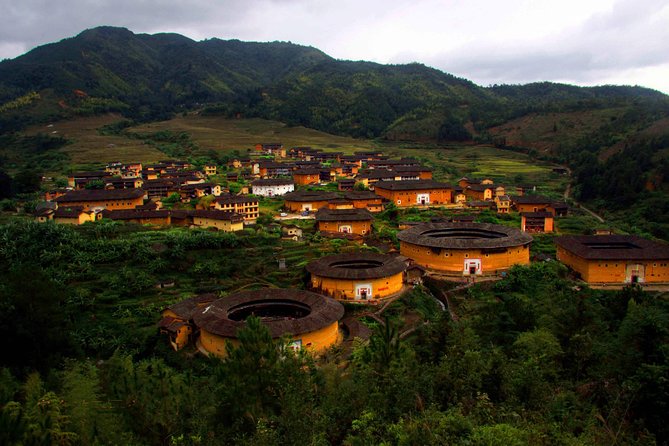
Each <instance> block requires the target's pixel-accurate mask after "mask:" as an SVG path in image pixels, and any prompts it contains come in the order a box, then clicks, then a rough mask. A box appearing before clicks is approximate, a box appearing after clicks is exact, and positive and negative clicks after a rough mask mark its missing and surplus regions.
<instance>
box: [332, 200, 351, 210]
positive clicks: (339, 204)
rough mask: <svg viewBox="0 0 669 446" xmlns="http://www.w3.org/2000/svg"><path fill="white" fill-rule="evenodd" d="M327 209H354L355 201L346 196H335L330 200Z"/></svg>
mask: <svg viewBox="0 0 669 446" xmlns="http://www.w3.org/2000/svg"><path fill="white" fill-rule="evenodd" d="M327 209H353V201H351V200H347V199H346V198H344V197H339V198H334V199H332V200H330V201H329V202H328V207H327Z"/></svg>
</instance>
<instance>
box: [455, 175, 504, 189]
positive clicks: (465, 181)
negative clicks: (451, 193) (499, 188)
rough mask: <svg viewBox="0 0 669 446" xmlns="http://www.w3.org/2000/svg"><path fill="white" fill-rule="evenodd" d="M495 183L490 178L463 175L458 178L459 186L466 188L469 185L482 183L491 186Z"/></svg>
mask: <svg viewBox="0 0 669 446" xmlns="http://www.w3.org/2000/svg"><path fill="white" fill-rule="evenodd" d="M494 183H495V182H494V181H493V180H491V179H490V178H483V179H478V178H468V177H462V178H460V179H459V180H458V186H460V187H461V188H463V189H466V188H468V187H469V186H480V185H483V186H490V185H492V184H494Z"/></svg>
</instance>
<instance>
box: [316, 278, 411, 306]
mask: <svg viewBox="0 0 669 446" xmlns="http://www.w3.org/2000/svg"><path fill="white" fill-rule="evenodd" d="M363 283H371V284H372V296H371V297H370V299H383V298H384V297H386V296H390V295H391V294H395V293H398V292H399V291H401V290H402V283H403V273H398V274H395V275H394V276H390V277H384V278H381V279H360V280H342V279H332V278H328V277H321V276H318V275H312V276H311V286H312V287H313V288H315V289H318V290H319V291H320V292H322V293H325V294H327V295H329V296H332V297H334V298H335V299H338V300H354V299H355V286H356V284H363Z"/></svg>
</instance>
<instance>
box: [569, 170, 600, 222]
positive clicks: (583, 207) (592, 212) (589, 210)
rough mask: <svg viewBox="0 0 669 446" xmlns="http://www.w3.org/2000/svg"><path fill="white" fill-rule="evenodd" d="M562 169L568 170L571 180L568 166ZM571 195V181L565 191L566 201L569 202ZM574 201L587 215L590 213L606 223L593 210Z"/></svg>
mask: <svg viewBox="0 0 669 446" xmlns="http://www.w3.org/2000/svg"><path fill="white" fill-rule="evenodd" d="M560 167H562V168H564V169H567V172H568V174H567V175H569V178H571V169H570V168H569V167H567V166H560ZM570 195H571V181H570V182H569V183H567V188H566V189H565V190H564V200H565V201H567V199H568V198H569V197H570ZM573 201H574V204H575V205H576V206H578V207H579V208H580V209H583V210H584V211H585V212H586V213H588V214H590V215H591V216H593V217H594V218H596V219H597V220H598V221H599V222H600V223H604V219H603V218H602V217H601V216H600V215H598V214H597V213H595V212H594V211H593V210H591V209H588V208H586V207H585V206H583V205H582V204H581V203H579V202H578V201H576V200H573Z"/></svg>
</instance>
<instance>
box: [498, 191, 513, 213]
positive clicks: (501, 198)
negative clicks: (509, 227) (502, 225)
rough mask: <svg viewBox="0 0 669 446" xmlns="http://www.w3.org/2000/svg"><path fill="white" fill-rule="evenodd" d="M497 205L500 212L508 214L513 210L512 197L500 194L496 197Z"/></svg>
mask: <svg viewBox="0 0 669 446" xmlns="http://www.w3.org/2000/svg"><path fill="white" fill-rule="evenodd" d="M495 207H496V208H497V213H498V214H508V213H509V211H510V210H511V199H510V198H509V196H508V195H498V196H496V197H495Z"/></svg>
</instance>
